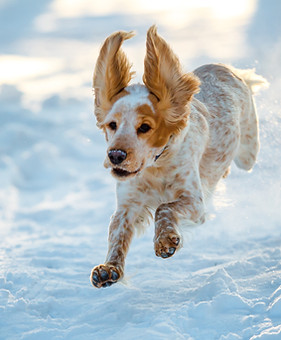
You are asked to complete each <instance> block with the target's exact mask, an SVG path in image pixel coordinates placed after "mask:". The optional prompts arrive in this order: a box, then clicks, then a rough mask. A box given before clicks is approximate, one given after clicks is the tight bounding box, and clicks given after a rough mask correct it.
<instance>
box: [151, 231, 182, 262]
mask: <svg viewBox="0 0 281 340" xmlns="http://www.w3.org/2000/svg"><path fill="white" fill-rule="evenodd" d="M180 241H181V239H180V235H178V234H177V233H176V232H173V233H171V232H170V231H168V232H162V233H160V234H159V236H158V237H155V238H154V250H155V254H156V256H161V257H162V258H163V259H166V258H168V257H171V256H173V255H174V254H175V252H176V250H177V249H179V248H180Z"/></svg>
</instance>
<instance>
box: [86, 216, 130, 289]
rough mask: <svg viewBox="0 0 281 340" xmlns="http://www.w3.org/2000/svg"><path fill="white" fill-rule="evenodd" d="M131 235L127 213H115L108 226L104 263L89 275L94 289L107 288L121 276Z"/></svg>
mask: <svg viewBox="0 0 281 340" xmlns="http://www.w3.org/2000/svg"><path fill="white" fill-rule="evenodd" d="M133 234H134V229H133V225H132V223H131V222H130V220H129V218H128V213H127V212H126V211H117V212H116V213H115V215H114V216H113V218H112V220H111V223H110V226H109V235H108V253H107V257H106V260H105V263H104V264H101V265H99V266H96V267H95V268H94V269H93V270H92V273H91V281H92V284H93V285H94V286H95V287H97V288H101V287H109V286H111V285H112V284H113V283H115V282H117V281H118V280H119V279H120V278H121V277H122V276H123V274H124V265H125V257H126V255H127V252H128V250H129V245H130V243H131V240H132V238H133Z"/></svg>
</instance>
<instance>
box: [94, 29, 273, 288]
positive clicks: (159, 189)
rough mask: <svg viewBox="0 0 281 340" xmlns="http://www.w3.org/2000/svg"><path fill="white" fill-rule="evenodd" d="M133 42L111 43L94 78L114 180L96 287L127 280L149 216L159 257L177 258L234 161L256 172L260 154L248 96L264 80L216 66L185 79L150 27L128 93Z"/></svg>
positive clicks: (112, 39)
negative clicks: (135, 243)
mask: <svg viewBox="0 0 281 340" xmlns="http://www.w3.org/2000/svg"><path fill="white" fill-rule="evenodd" d="M132 35H133V34H132V33H126V32H117V33H114V34H112V35H111V36H109V37H108V38H107V39H106V41H105V43H104V45H103V47H102V49H101V52H100V55H99V58H98V60H97V64H96V69H95V73H94V81H93V87H94V90H95V114H96V117H97V125H98V126H99V127H100V128H101V129H103V131H104V132H105V136H106V140H107V144H108V150H107V157H106V160H105V166H106V167H109V168H111V171H112V174H113V176H114V177H116V178H117V209H116V212H115V214H114V215H113V217H112V220H111V223H110V226H109V238H108V254H107V257H106V260H105V263H104V264H102V265H100V266H96V267H95V268H94V269H93V271H92V274H91V280H92V283H93V285H94V286H95V287H98V288H100V287H107V286H110V285H111V284H112V283H115V282H117V281H118V280H119V279H120V278H122V276H123V275H124V265H125V257H126V254H127V252H128V249H129V245H130V242H131V240H132V238H133V235H134V234H135V232H136V231H137V232H138V231H141V230H142V229H143V227H144V226H145V225H147V224H148V223H149V222H150V221H151V219H152V218H153V216H154V220H155V237H154V249H155V253H156V255H157V256H160V257H162V258H168V257H170V256H172V255H174V254H175V253H176V251H177V250H178V249H179V248H180V247H181V245H182V238H181V235H180V230H179V225H180V224H183V223H184V224H201V223H204V221H205V213H206V202H207V200H208V199H209V197H210V195H211V194H212V192H213V191H214V189H215V187H216V184H217V183H218V181H219V180H220V179H221V178H222V177H226V176H227V174H228V173H229V169H230V164H231V162H232V160H234V161H235V163H236V164H237V166H238V167H240V168H242V169H245V170H250V169H252V167H253V166H254V163H255V161H256V157H257V153H258V150H259V137H258V119H257V115H256V110H255V104H254V100H253V96H252V94H253V90H254V88H257V87H262V86H265V85H266V84H267V82H266V80H265V79H264V78H262V77H261V76H258V75H256V74H255V73H254V71H251V70H237V69H234V68H232V67H229V66H225V65H220V64H211V65H204V66H202V67H200V68H198V69H196V70H195V71H194V72H193V73H188V74H186V73H184V72H183V71H182V69H181V66H180V63H179V60H178V58H177V57H176V56H175V54H174V53H173V51H172V50H171V48H170V47H169V46H168V44H167V43H166V42H165V40H164V39H163V38H161V37H159V35H158V34H157V31H156V27H155V26H152V27H151V28H150V29H149V30H148V33H147V51H146V56H145V62H144V65H145V68H144V76H143V81H144V85H141V84H135V85H129V82H130V80H131V75H132V73H131V72H130V64H129V62H128V61H127V59H126V56H125V54H124V53H123V52H122V51H121V44H122V42H123V41H124V40H125V39H128V38H130V37H131V36H132ZM199 86H200V88H199ZM112 155H113V156H114V157H113V156H112ZM120 157H121V158H122V159H121V158H120Z"/></svg>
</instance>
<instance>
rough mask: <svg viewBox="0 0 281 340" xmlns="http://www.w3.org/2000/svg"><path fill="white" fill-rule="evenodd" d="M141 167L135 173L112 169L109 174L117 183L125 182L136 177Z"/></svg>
mask: <svg viewBox="0 0 281 340" xmlns="http://www.w3.org/2000/svg"><path fill="white" fill-rule="evenodd" d="M141 169H142V166H141V167H140V168H139V169H138V170H136V171H127V170H125V169H121V168H112V169H111V174H112V175H113V177H115V178H117V179H118V180H119V181H126V180H127V179H130V178H133V177H135V176H137V175H138V174H139V173H140V172H141Z"/></svg>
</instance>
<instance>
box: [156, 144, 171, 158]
mask: <svg viewBox="0 0 281 340" xmlns="http://www.w3.org/2000/svg"><path fill="white" fill-rule="evenodd" d="M167 148H168V144H166V145H165V146H164V148H163V150H162V151H161V152H160V153H159V154H158V155H156V156H155V158H154V162H156V161H157V159H158V158H159V157H160V156H161V155H162V153H163V152H164V151H165V150H166V149H167Z"/></svg>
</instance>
